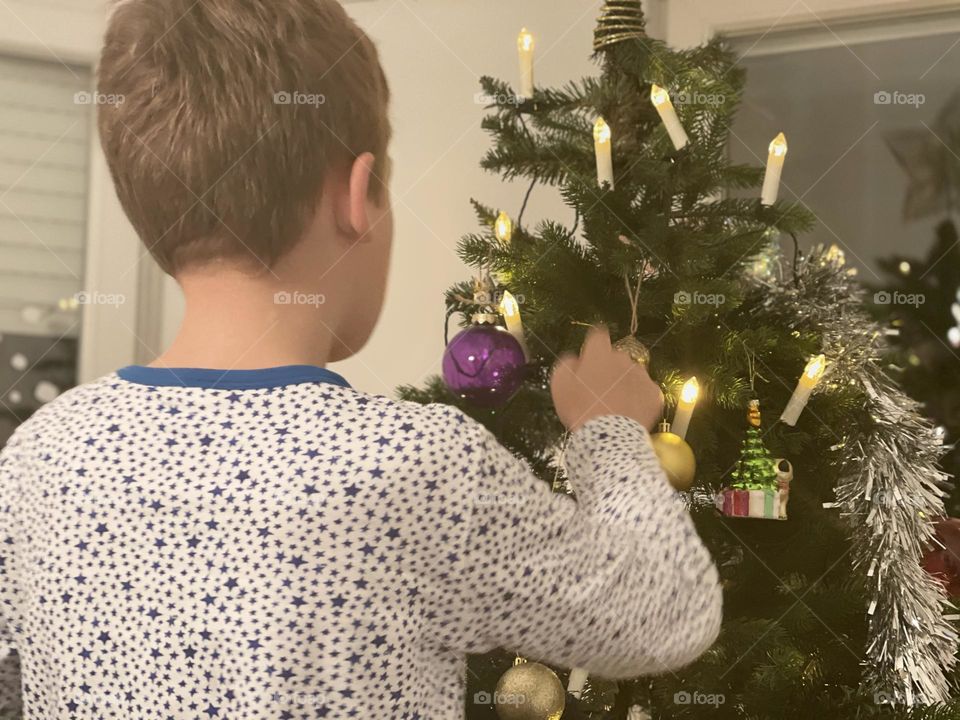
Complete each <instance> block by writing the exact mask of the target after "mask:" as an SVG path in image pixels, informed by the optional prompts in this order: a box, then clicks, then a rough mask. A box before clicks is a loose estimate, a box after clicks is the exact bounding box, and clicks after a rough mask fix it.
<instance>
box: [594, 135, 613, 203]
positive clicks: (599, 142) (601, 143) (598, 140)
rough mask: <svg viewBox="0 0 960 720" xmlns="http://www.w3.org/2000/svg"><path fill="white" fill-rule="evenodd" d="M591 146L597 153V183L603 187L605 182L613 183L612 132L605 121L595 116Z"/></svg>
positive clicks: (611, 185) (611, 184)
mask: <svg viewBox="0 0 960 720" xmlns="http://www.w3.org/2000/svg"><path fill="white" fill-rule="evenodd" d="M593 147H594V149H595V150H596V153H597V184H598V185H600V187H603V186H604V184H605V183H610V187H611V188H612V187H613V186H614V184H613V132H612V131H611V130H610V126H609V125H607V121H606V120H604V119H603V118H597V122H596V123H595V124H594V126H593Z"/></svg>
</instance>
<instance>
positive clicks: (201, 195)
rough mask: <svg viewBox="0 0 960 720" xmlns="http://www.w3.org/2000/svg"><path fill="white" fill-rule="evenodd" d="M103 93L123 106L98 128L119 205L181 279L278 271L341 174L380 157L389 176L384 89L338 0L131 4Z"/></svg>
mask: <svg viewBox="0 0 960 720" xmlns="http://www.w3.org/2000/svg"><path fill="white" fill-rule="evenodd" d="M98 85H99V87H98V90H99V97H104V98H107V99H109V98H114V99H116V102H107V101H105V102H104V103H102V104H101V105H100V113H99V121H98V124H99V130H100V138H101V143H102V146H103V150H104V153H105V155H106V158H107V163H108V164H109V166H110V172H111V174H112V176H113V181H114V184H115V185H116V189H117V195H118V196H119V198H120V202H121V203H122V205H123V207H124V210H125V211H126V213H127V216H128V217H129V218H130V221H131V222H132V223H133V226H134V227H135V228H136V230H137V233H138V234H139V235H140V238H141V239H142V240H143V242H144V243H145V244H146V246H147V248H148V249H149V250H150V253H151V254H152V255H153V257H154V258H155V259H156V260H157V262H158V263H159V264H160V266H161V267H162V268H163V269H164V270H165V271H166V272H168V273H170V274H174V273H176V272H178V271H179V270H182V269H183V268H184V267H185V266H187V265H189V264H194V263H200V262H205V261H209V260H214V259H235V260H244V259H246V260H252V261H253V264H254V265H255V266H261V264H262V265H263V266H266V267H271V266H273V264H274V263H275V262H276V261H277V260H278V259H279V258H280V257H281V256H282V255H283V254H284V253H285V252H286V251H287V250H289V249H290V247H292V246H293V245H294V244H295V243H296V242H297V241H298V240H299V239H300V238H301V236H302V234H303V231H304V229H305V227H306V225H307V223H308V222H309V220H310V218H311V217H312V214H313V210H314V208H315V204H316V201H317V199H318V197H319V196H320V192H321V189H322V186H323V182H324V179H325V177H326V175H327V172H328V171H329V170H331V169H333V168H335V167H341V168H342V167H346V166H347V163H349V162H350V161H352V160H353V159H355V158H356V157H358V156H359V155H360V154H362V153H364V152H372V153H374V155H376V158H377V167H376V168H375V169H374V172H375V174H376V176H377V178H378V179H379V178H382V177H383V172H384V167H385V163H386V157H385V156H386V150H387V145H388V143H389V139H390V124H389V120H388V118H387V103H388V100H389V90H388V87H387V81H386V78H385V76H384V73H383V69H382V67H381V66H380V61H379V58H378V55H377V50H376V47H375V46H374V45H373V43H372V42H371V41H370V39H369V38H368V37H367V35H366V34H365V33H364V32H363V31H362V30H361V29H360V28H359V27H357V25H356V23H354V22H353V20H351V19H350V17H349V16H348V15H347V14H346V12H345V11H344V9H343V7H342V6H341V5H340V3H338V2H336V1H335V0H199V1H198V0H122V1H121V2H119V3H118V4H117V5H116V6H115V7H114V10H113V14H112V16H111V18H110V22H109V25H108V28H107V32H106V38H105V41H104V48H103V53H102V56H101V60H100V67H99V73H98ZM376 185H377V186H376V187H375V188H374V192H377V193H379V192H382V186H380V182H379V181H378V183H376Z"/></svg>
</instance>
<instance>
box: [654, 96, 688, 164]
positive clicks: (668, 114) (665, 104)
mask: <svg viewBox="0 0 960 720" xmlns="http://www.w3.org/2000/svg"><path fill="white" fill-rule="evenodd" d="M650 100H651V101H652V102H653V106H654V107H655V108H656V109H657V113H659V115H660V119H661V120H662V121H663V125H664V127H665V128H666V129H667V134H668V135H669V136H670V140H671V141H673V147H675V148H676V149H677V150H682V149H683V148H685V147H686V146H687V143H688V142H690V138H688V137H687V132H686V130H684V129H683V125H681V124H680V118H678V117H677V111H676V110H675V109H674V107H673V103H672V102H670V93H668V92H667V91H666V90H664V89H663V88H662V87H660V86H659V85H654V86H653V87H652V88H651V89H650Z"/></svg>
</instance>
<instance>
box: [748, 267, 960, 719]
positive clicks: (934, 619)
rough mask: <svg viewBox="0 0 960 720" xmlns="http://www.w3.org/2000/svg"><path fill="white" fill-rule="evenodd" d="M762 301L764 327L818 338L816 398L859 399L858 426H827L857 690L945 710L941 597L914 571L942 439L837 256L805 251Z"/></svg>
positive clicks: (946, 645) (949, 656)
mask: <svg viewBox="0 0 960 720" xmlns="http://www.w3.org/2000/svg"><path fill="white" fill-rule="evenodd" d="M771 291H772V292H771ZM768 292H769V293H770V294H768V296H767V300H766V301H765V303H764V306H763V308H762V310H761V312H762V313H764V314H769V315H770V316H771V317H770V318H769V319H770V320H773V321H775V322H779V323H783V324H784V325H786V326H787V327H789V328H790V330H795V331H800V332H814V333H817V334H819V335H821V336H822V337H823V348H822V352H824V353H825V354H826V356H827V358H828V360H829V362H830V366H829V369H828V375H827V376H826V377H825V378H824V382H822V383H821V386H820V387H821V392H823V391H826V392H829V388H830V387H831V386H832V387H840V386H844V385H852V386H854V387H855V388H856V389H857V390H859V391H861V392H862V393H863V395H864V397H865V398H866V403H865V408H864V410H865V414H866V415H867V417H868V418H869V420H868V422H866V423H857V424H852V425H851V426H850V427H846V428H836V430H837V432H838V434H840V435H842V436H843V441H842V443H840V444H839V447H838V448H837V453H838V455H839V460H838V462H839V466H840V467H841V468H842V471H841V478H840V480H839V482H838V484H837V486H836V499H837V503H838V505H839V507H840V511H841V512H842V513H843V515H844V516H845V518H846V519H847V520H848V522H849V527H850V538H851V543H852V548H851V559H852V565H853V568H854V570H855V571H857V572H859V573H861V574H862V575H861V577H862V580H863V582H864V585H865V587H866V591H867V594H868V597H867V607H866V612H867V621H868V633H869V640H868V643H867V647H866V658H865V660H864V682H865V685H866V690H867V691H868V692H869V693H872V694H873V696H874V698H875V700H876V701H877V702H881V703H884V702H889V703H893V704H903V705H916V704H933V703H937V702H945V701H947V700H949V694H950V693H949V687H948V682H947V678H946V673H947V671H948V670H949V669H950V668H951V667H952V666H953V662H954V652H955V650H956V647H957V635H956V633H955V632H954V630H953V628H952V627H951V625H950V624H949V623H948V622H947V621H946V620H945V619H944V618H943V615H944V611H945V609H946V606H947V598H946V595H945V593H944V592H943V589H942V588H941V587H940V585H939V583H937V582H936V581H935V580H934V579H933V578H931V577H930V576H929V575H928V574H927V573H926V572H925V571H924V570H923V568H922V567H921V564H920V563H921V557H922V555H923V553H924V551H925V549H927V548H929V547H930V546H931V542H932V539H933V536H934V529H933V521H934V520H936V519H937V518H940V517H942V516H943V514H944V508H943V501H942V495H943V493H942V491H941V490H940V488H939V486H938V483H939V482H941V481H942V480H944V479H945V478H944V476H943V474H942V473H941V472H940V470H939V469H938V468H937V461H938V459H939V457H940V456H941V454H942V453H943V447H942V443H941V440H940V438H939V436H938V435H937V434H936V433H935V431H934V429H933V427H932V425H930V424H929V423H927V422H926V421H925V420H923V419H922V418H921V417H920V415H919V414H918V412H917V407H918V406H917V403H916V402H914V401H913V400H912V399H910V398H909V397H908V396H907V395H905V394H904V393H903V392H902V391H901V390H900V389H899V388H898V387H897V386H896V385H895V384H894V383H893V382H892V381H891V380H890V379H889V377H888V376H887V374H886V373H885V371H884V369H883V355H884V352H885V349H886V346H885V340H884V333H883V331H882V329H881V328H880V327H879V326H878V325H877V324H876V323H874V322H873V321H872V320H871V319H870V318H869V317H868V316H867V315H866V313H865V312H864V311H863V309H862V303H863V300H862V298H861V293H860V290H859V289H858V287H857V286H856V284H855V283H854V281H853V280H852V279H851V277H850V275H849V272H848V268H846V267H845V266H844V264H843V259H842V254H840V253H837V252H836V251H825V250H823V249H822V248H818V249H816V250H814V252H812V253H811V254H810V256H809V257H807V258H804V259H802V260H801V261H800V263H799V266H798V267H797V268H796V274H795V280H794V281H792V282H791V281H785V282H782V283H780V284H778V285H775V286H774V287H772V288H771V287H769V286H768Z"/></svg>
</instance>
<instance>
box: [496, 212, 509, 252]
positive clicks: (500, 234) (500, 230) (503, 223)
mask: <svg viewBox="0 0 960 720" xmlns="http://www.w3.org/2000/svg"><path fill="white" fill-rule="evenodd" d="M494 232H495V233H496V235H497V240H499V241H500V244H501V245H509V244H510V240H511V239H512V238H513V220H511V219H510V216H509V215H507V214H506V213H505V212H501V213H500V215H499V216H498V217H497V222H496V223H495V225H494Z"/></svg>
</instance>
